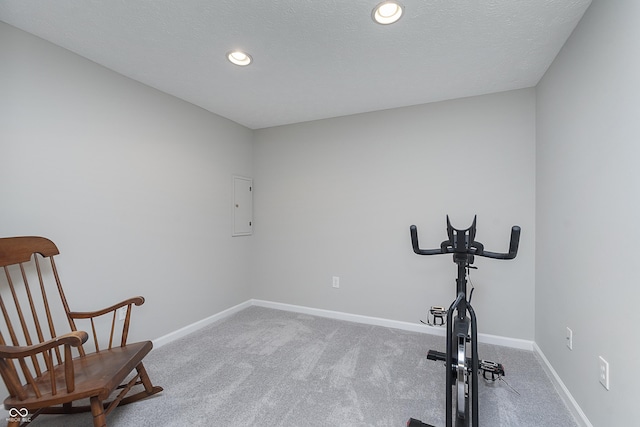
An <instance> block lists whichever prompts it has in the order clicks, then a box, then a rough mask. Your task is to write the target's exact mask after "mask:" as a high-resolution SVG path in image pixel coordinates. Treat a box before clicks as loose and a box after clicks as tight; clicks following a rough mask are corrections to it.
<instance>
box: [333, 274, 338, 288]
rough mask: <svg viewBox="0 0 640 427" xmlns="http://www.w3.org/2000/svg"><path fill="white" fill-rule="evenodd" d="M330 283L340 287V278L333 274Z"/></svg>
mask: <svg viewBox="0 0 640 427" xmlns="http://www.w3.org/2000/svg"><path fill="white" fill-rule="evenodd" d="M331 283H332V285H333V287H334V288H339V287H340V278H339V277H338V276H333V278H332V279H331Z"/></svg>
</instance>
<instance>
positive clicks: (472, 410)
mask: <svg viewBox="0 0 640 427" xmlns="http://www.w3.org/2000/svg"><path fill="white" fill-rule="evenodd" d="M476 219H477V218H476V217H475V216H474V218H473V223H472V224H471V226H470V227H469V228H466V229H457V228H454V227H452V226H451V222H450V221H449V216H448V215H447V236H448V239H447V240H445V241H443V242H442V243H441V244H440V247H439V248H437V249H420V245H419V243H418V229H417V227H416V226H415V225H412V226H411V227H410V228H409V230H410V233H411V244H412V246H413V251H414V252H415V253H416V254H418V255H441V254H453V262H454V263H456V264H457V267H458V275H457V278H456V299H455V300H454V301H453V303H451V306H449V309H448V310H446V311H445V310H444V309H443V307H432V308H431V310H430V313H431V314H432V315H433V316H434V324H436V325H442V326H445V327H446V328H447V332H446V337H447V343H446V352H445V353H442V352H439V351H434V350H430V351H429V353H428V354H427V358H428V359H429V360H436V361H443V362H444V363H445V367H446V368H447V369H446V385H445V396H446V423H447V427H453V426H454V423H453V421H454V419H455V427H479V423H478V372H479V371H482V375H483V377H484V378H485V379H487V380H496V379H497V378H500V377H501V376H503V375H504V367H503V366H502V365H501V364H500V363H496V362H492V361H488V360H480V359H479V358H478V322H477V319H476V314H475V312H474V310H473V307H472V306H471V296H472V294H473V290H472V291H471V293H467V276H468V271H469V269H470V268H475V267H471V265H472V264H473V262H474V257H476V256H481V257H486V258H494V259H513V258H515V257H516V255H517V254H518V245H519V243H520V227H518V226H517V225H516V226H513V227H512V228H511V239H510V242H509V251H508V252H506V253H501V252H491V251H487V250H485V249H484V245H483V244H482V243H480V242H478V241H476V240H475V238H476ZM445 316H446V320H444V317H445ZM469 347H470V350H471V353H470V356H468V355H467V354H468V350H469ZM454 396H455V401H456V405H455V411H454V408H453V400H454ZM407 426H408V427H434V426H432V425H431V424H426V423H423V422H422V421H420V420H417V419H414V418H410V419H409V421H407Z"/></svg>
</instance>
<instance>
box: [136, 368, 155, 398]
mask: <svg viewBox="0 0 640 427" xmlns="http://www.w3.org/2000/svg"><path fill="white" fill-rule="evenodd" d="M136 371H138V374H140V381H142V385H144V389H145V390H146V391H147V393H149V394H150V395H151V394H155V393H157V391H155V390H154V387H153V384H151V380H150V379H149V375H147V370H146V369H145V368H144V365H143V364H142V362H140V363H138V366H136Z"/></svg>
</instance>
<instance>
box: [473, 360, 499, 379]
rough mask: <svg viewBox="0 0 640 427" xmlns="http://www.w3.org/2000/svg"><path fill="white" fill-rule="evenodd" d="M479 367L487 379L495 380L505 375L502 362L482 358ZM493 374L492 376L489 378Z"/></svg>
mask: <svg viewBox="0 0 640 427" xmlns="http://www.w3.org/2000/svg"><path fill="white" fill-rule="evenodd" d="M478 368H479V369H480V370H481V371H482V377H483V378H484V379H485V380H491V381H495V380H497V379H498V378H500V377H503V376H504V375H505V373H504V366H502V364H501V363H497V362H493V361H491V360H481V361H480V363H479V366H478ZM489 376H491V378H489Z"/></svg>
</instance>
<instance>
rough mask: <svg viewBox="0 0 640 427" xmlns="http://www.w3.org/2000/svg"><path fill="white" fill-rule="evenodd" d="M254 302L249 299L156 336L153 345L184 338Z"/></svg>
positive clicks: (156, 345)
mask: <svg viewBox="0 0 640 427" xmlns="http://www.w3.org/2000/svg"><path fill="white" fill-rule="evenodd" d="M251 305H252V303H251V300H249V301H245V302H243V303H240V304H238V305H236V306H233V307H231V308H228V309H226V310H224V311H221V312H219V313H216V314H214V315H212V316H209V317H207V318H204V319H202V320H198V321H197V322H194V323H192V324H190V325H187V326H185V327H184V328H180V329H178V330H177V331H173V332H170V333H168V334H167V335H163V336H161V337H160V338H156V339H154V340H153V341H152V342H153V346H154V347H155V348H158V347H162V346H163V345H165V344H168V343H170V342H171V341H175V340H177V339H179V338H182V337H184V336H187V335H189V334H190V333H192V332H195V331H197V330H198V329H201V328H204V327H205V326H207V325H210V324H212V323H213V322H217V321H218V320H222V319H224V318H225V317H229V316H231V315H232V314H234V313H237V312H239V311H241V310H244V309H245V308H247V307H251Z"/></svg>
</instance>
